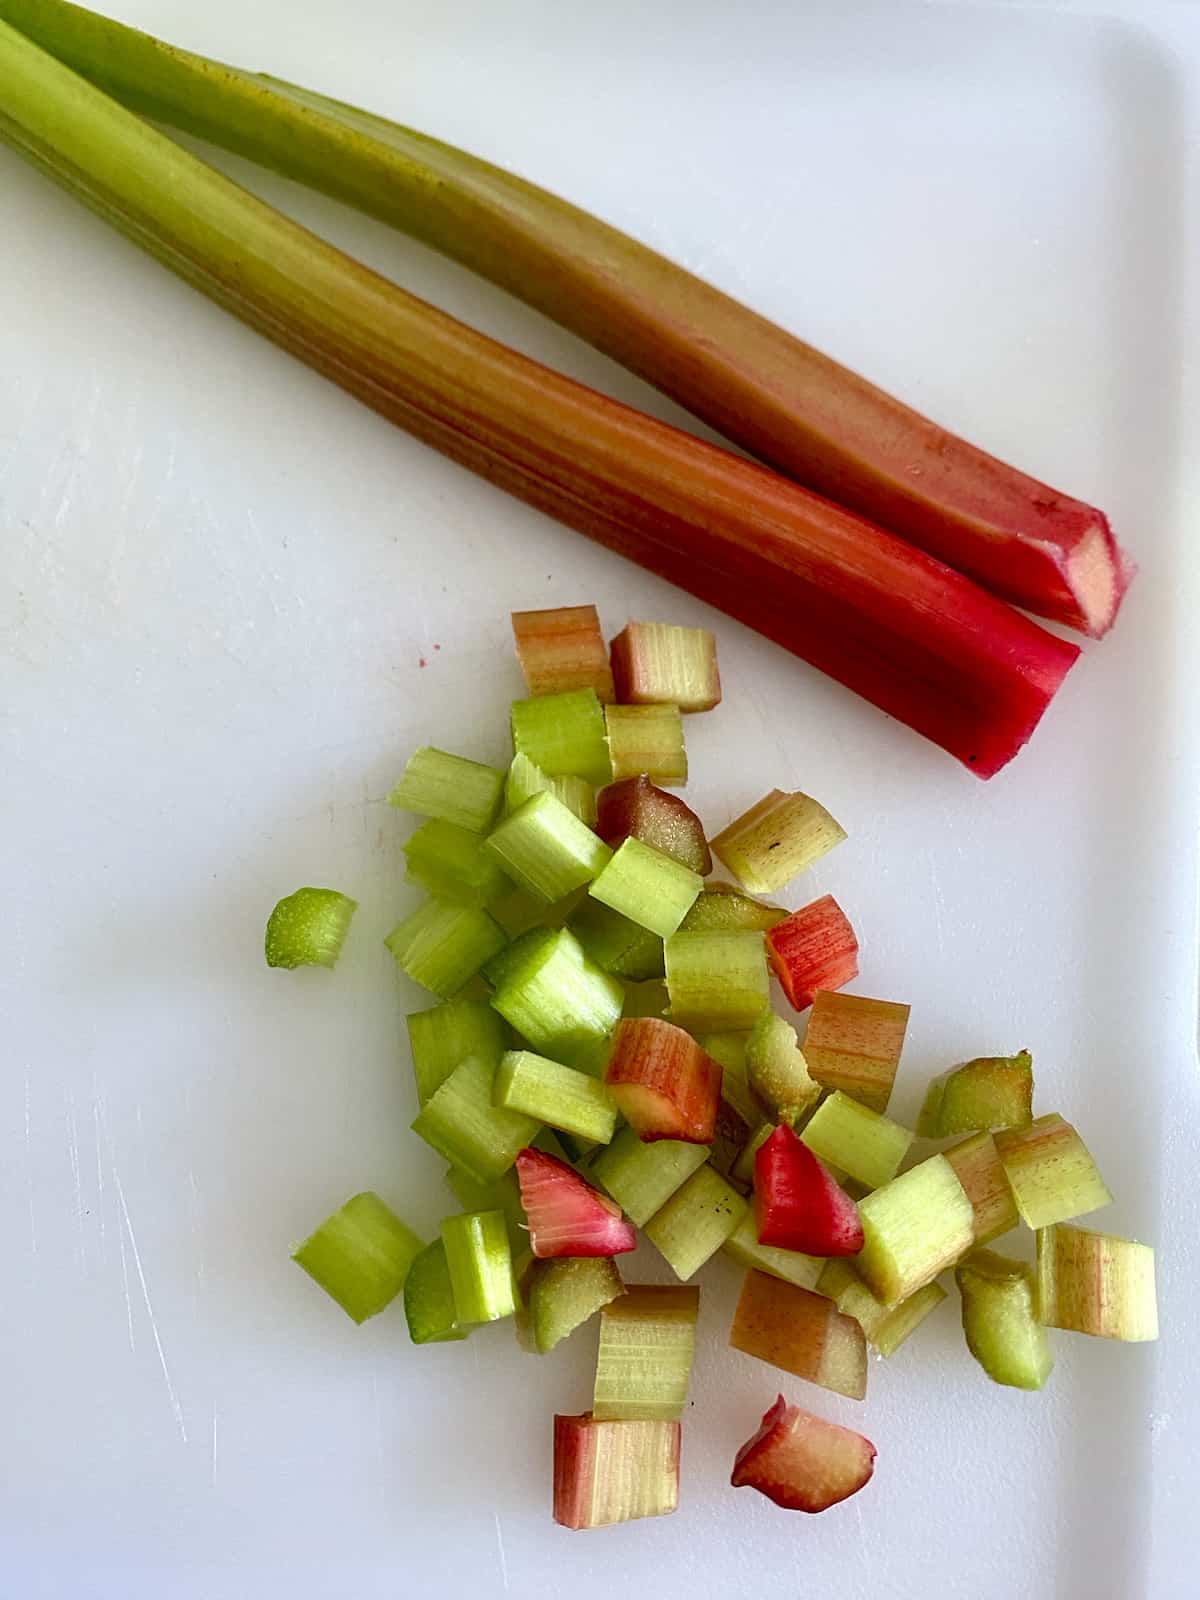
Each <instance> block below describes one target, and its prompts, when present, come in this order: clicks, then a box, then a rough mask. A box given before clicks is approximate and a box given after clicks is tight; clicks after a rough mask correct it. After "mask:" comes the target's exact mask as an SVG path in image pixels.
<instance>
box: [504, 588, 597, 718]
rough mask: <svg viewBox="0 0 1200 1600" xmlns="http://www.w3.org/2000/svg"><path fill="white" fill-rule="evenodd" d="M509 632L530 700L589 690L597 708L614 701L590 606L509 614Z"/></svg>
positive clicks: (594, 617)
mask: <svg viewBox="0 0 1200 1600" xmlns="http://www.w3.org/2000/svg"><path fill="white" fill-rule="evenodd" d="M512 630H513V640H514V642H515V644H516V647H517V660H518V661H519V662H520V664H521V671H522V672H523V673H524V675H525V687H526V688H527V689H528V690H529V693H530V694H531V695H540V694H567V693H570V691H571V690H573V689H594V690H595V693H596V698H597V700H599V701H600V703H601V705H608V704H610V703H611V701H612V700H614V699H615V694H614V691H613V679H612V669H611V668H610V666H609V664H608V651H607V650H606V649H605V647H604V635H603V634H602V633H601V632H600V618H599V617H598V615H597V614H596V608H595V606H556V607H555V608H554V609H553V610H549V611H514V612H513V614H512Z"/></svg>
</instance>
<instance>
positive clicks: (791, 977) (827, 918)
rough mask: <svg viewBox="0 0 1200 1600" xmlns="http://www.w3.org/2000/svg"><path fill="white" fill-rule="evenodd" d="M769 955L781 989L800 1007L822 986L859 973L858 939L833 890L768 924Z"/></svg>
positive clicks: (836, 984) (832, 985)
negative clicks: (833, 894) (781, 918)
mask: <svg viewBox="0 0 1200 1600" xmlns="http://www.w3.org/2000/svg"><path fill="white" fill-rule="evenodd" d="M765 937H766V941H767V955H768V957H769V958H770V961H771V965H772V966H773V967H774V969H775V976H776V977H777V978H778V979H779V982H780V983H781V984H782V986H783V992H784V994H786V995H787V997H788V999H789V1000H790V1001H791V1003H792V1005H793V1007H794V1008H795V1009H796V1010H797V1011H803V1010H805V1008H806V1007H808V1006H810V1005H812V1003H813V1000H814V998H815V996H816V994H817V991H818V990H819V989H840V988H842V987H843V986H844V985H845V984H847V983H851V982H852V981H853V980H854V979H855V978H856V977H857V976H858V940H857V939H856V938H855V935H854V929H853V928H852V927H851V926H850V923H849V920H848V919H847V917H846V913H845V912H844V911H843V910H842V908H841V906H839V905H838V903H837V901H836V900H835V899H834V898H833V896H832V895H831V894H826V895H822V896H821V898H820V899H819V900H814V901H813V902H812V904H811V905H807V906H801V908H800V910H799V911H793V912H792V914H791V916H790V917H785V918H784V920H783V921H782V922H778V923H776V924H775V926H774V927H773V928H769V929H768V930H767V933H766V936H765Z"/></svg>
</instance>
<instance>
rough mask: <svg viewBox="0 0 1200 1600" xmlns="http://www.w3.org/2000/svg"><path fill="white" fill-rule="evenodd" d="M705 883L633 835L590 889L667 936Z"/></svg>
mask: <svg viewBox="0 0 1200 1600" xmlns="http://www.w3.org/2000/svg"><path fill="white" fill-rule="evenodd" d="M703 887H704V880H703V878H701V877H700V875H699V874H698V873H696V872H692V871H691V870H690V869H689V868H688V867H685V866H681V865H680V863H679V862H678V861H673V860H672V859H671V857H670V856H666V855H663V853H662V851H661V850H655V849H654V847H653V846H652V845H648V844H643V843H642V841H641V840H640V839H635V838H633V837H632V836H631V837H630V838H628V839H626V840H625V842H624V843H623V844H622V845H621V847H620V849H619V850H618V851H617V852H616V854H615V855H614V856H613V857H612V859H611V860H610V861H609V862H608V864H607V865H606V866H605V867H604V869H603V870H602V871H601V872H600V873H599V874H597V876H596V878H595V881H594V882H593V883H592V887H591V889H590V890H589V893H590V894H591V896H592V898H593V899H594V900H599V901H600V903H601V904H602V905H606V906H608V907H609V908H610V909H611V910H613V911H619V912H620V913H621V915H622V916H623V917H628V918H629V920H630V921H631V922H636V923H637V924H638V926H639V927H642V928H648V929H649V930H650V932H651V933H656V934H657V935H658V936H659V938H660V939H666V938H669V937H670V935H671V934H673V933H674V932H675V931H676V929H677V928H678V927H679V924H680V923H681V922H682V921H683V919H684V917H685V916H686V915H687V914H688V911H689V910H690V909H691V906H692V902H693V901H694V900H695V898H696V896H697V895H698V894H699V893H700V891H701V889H702V888H703Z"/></svg>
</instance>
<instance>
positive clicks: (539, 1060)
mask: <svg viewBox="0 0 1200 1600" xmlns="http://www.w3.org/2000/svg"><path fill="white" fill-rule="evenodd" d="M492 1103H493V1104H494V1105H497V1106H503V1107H504V1109H505V1110H507V1111H518V1112H523V1113H524V1115H525V1116H527V1117H534V1118H536V1119H537V1121H538V1122H544V1123H547V1124H548V1125H549V1126H550V1127H551V1128H557V1129H558V1130H559V1132H560V1133H570V1134H574V1135H575V1136H576V1138H579V1139H588V1140H590V1141H591V1142H592V1143H594V1144H607V1143H608V1141H609V1140H610V1139H611V1138H612V1136H613V1134H614V1132H615V1131H616V1126H617V1107H616V1104H615V1102H614V1100H613V1098H612V1096H611V1095H610V1094H609V1093H608V1091H607V1089H606V1088H605V1087H604V1085H603V1084H602V1083H599V1082H598V1081H597V1080H596V1079H595V1078H593V1077H591V1076H590V1075H589V1074H588V1073H586V1072H577V1071H576V1070H575V1068H574V1067H564V1066H563V1065H562V1063H561V1062H559V1061H551V1060H549V1059H548V1058H547V1057H546V1056H539V1055H535V1054H534V1052H533V1051H532V1050H507V1051H505V1053H504V1056H503V1057H502V1058H501V1061H500V1065H499V1067H498V1068H497V1069H496V1076H495V1079H494V1081H493V1083H492Z"/></svg>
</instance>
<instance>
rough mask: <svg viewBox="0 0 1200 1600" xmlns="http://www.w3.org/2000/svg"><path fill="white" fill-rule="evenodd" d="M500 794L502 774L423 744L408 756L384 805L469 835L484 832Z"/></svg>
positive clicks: (495, 810) (496, 807)
mask: <svg viewBox="0 0 1200 1600" xmlns="http://www.w3.org/2000/svg"><path fill="white" fill-rule="evenodd" d="M503 792H504V774H503V773H502V772H498V771H497V770H496V768H495V767H485V766H484V765H483V763H482V762H480V761H468V760H467V758H466V756H454V755H448V754H447V753H446V751H445V750H435V749H434V748H433V747H432V746H431V745H426V746H424V747H423V748H422V749H420V750H414V751H413V753H412V755H411V756H409V758H408V761H407V763H406V765H405V768H404V772H403V775H402V776H401V778H400V782H399V783H398V784H397V785H396V786H395V788H394V789H393V790H392V792H391V793H390V794H389V795H388V797H387V803H388V805H390V806H395V807H396V808H397V809H398V810H400V811H415V812H416V814H417V816H419V817H440V818H441V819H442V820H443V821H444V822H453V823H454V824H455V825H456V826H457V827H460V828H469V829H470V830H471V832H472V833H486V832H487V830H488V829H489V828H490V827H491V825H492V819H493V818H494V817H495V815H496V812H497V811H498V810H499V808H500V797H501V795H502V794H503Z"/></svg>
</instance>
